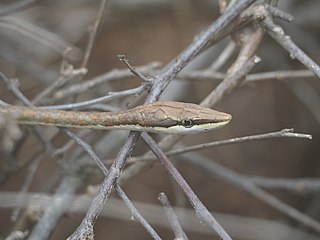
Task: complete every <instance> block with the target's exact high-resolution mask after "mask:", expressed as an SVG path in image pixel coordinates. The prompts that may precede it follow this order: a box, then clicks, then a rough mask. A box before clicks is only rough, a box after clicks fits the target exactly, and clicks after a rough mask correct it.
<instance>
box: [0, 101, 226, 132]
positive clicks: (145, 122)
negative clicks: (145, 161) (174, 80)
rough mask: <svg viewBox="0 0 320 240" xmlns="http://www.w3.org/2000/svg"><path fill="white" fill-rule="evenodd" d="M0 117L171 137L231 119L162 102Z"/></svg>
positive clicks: (13, 109)
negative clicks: (115, 109)
mask: <svg viewBox="0 0 320 240" xmlns="http://www.w3.org/2000/svg"><path fill="white" fill-rule="evenodd" d="M0 113H5V114H11V115H12V116H13V117H14V118H15V119H16V120H17V122H18V123H20V124H37V125H52V126H59V127H76V128H91V129H102V130H103V129H122V130H133V131H147V132H156V133H169V134H190V133H196V132H203V131H207V130H211V129H215V128H218V127H222V126H224V125H225V124H227V123H228V122H229V121H230V120H231V115H230V114H227V113H223V112H218V111H215V110H212V109H209V108H205V107H201V106H199V105H196V104H192V103H182V102H173V101H158V102H154V103H151V104H146V105H140V106H137V107H135V108H132V109H129V110H125V111H120V112H83V111H64V110H49V109H44V108H37V107H34V108H33V107H21V106H13V105H6V106H3V107H0Z"/></svg>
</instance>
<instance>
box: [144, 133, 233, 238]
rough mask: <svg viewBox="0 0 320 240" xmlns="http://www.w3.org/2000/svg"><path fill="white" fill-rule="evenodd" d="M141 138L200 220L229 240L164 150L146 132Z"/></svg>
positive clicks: (227, 235)
mask: <svg viewBox="0 0 320 240" xmlns="http://www.w3.org/2000/svg"><path fill="white" fill-rule="evenodd" d="M142 137H143V140H144V141H145V142H146V143H147V144H148V146H149V147H150V149H151V151H152V152H153V153H154V155H156V156H157V158H158V159H159V160H160V161H161V163H162V165H163V166H164V167H165V168H166V169H167V171H168V172H169V173H170V175H171V177H173V179H174V180H175V181H176V182H177V184H178V185H179V186H180V187H181V189H182V190H183V191H184V193H185V194H186V196H187V198H188V199H189V201H190V203H191V205H192V207H193V208H194V210H195V212H196V214H197V217H198V218H199V219H200V221H201V222H203V223H206V224H207V226H209V227H210V228H211V229H212V230H214V231H215V232H216V233H218V235H219V236H220V237H221V238H222V239H227V240H231V237H230V236H229V234H228V233H227V232H226V231H225V230H224V229H223V227H222V226H221V225H220V224H219V223H218V221H217V220H216V219H215V218H214V217H213V216H212V214H211V213H210V212H209V211H208V209H207V208H206V207H205V206H204V205H203V203H202V202H201V201H200V199H199V198H198V196H197V195H196V194H195V193H194V192H193V190H192V189H191V188H190V186H189V185H188V183H187V182H186V180H185V179H184V178H183V177H182V175H181V174H180V173H179V172H178V170H177V169H176V168H175V167H174V165H173V164H172V162H171V161H170V160H169V158H168V157H167V156H166V155H165V154H164V152H163V151H162V150H161V149H160V148H159V147H158V145H157V144H156V142H155V141H154V140H153V139H152V138H151V137H150V135H148V134H147V133H143V134H142Z"/></svg>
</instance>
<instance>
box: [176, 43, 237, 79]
mask: <svg viewBox="0 0 320 240" xmlns="http://www.w3.org/2000/svg"><path fill="white" fill-rule="evenodd" d="M235 49H236V44H235V43H234V42H233V41H230V42H229V44H228V45H227V46H226V47H225V49H224V50H223V52H222V53H221V54H219V56H218V57H217V59H216V60H215V61H214V62H213V63H212V64H211V66H210V67H209V68H208V70H210V71H211V72H215V71H217V70H218V69H220V68H221V67H222V66H223V65H224V64H225V63H226V62H227V61H228V59H229V58H230V57H231V55H232V54H233V53H234V51H235ZM178 76H179V75H178Z"/></svg>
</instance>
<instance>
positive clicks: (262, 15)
mask: <svg viewBox="0 0 320 240" xmlns="http://www.w3.org/2000/svg"><path fill="white" fill-rule="evenodd" d="M254 16H255V18H256V19H257V20H258V21H259V23H260V24H261V26H262V27H264V28H265V29H266V30H267V32H268V34H269V35H270V36H271V37H272V38H273V39H274V40H276V41H277V42H278V43H279V44H280V45H281V46H282V47H283V48H284V49H286V50H287V51H288V52H289V54H290V57H291V58H292V59H295V58H296V59H298V60H299V61H300V62H301V63H302V64H304V65H305V66H306V68H308V69H309V70H310V71H311V72H312V73H313V74H314V75H315V76H317V77H318V78H320V67H319V65H318V64H316V63H315V62H314V61H313V60H312V59H311V58H310V57H309V56H308V55H307V54H305V53H304V52H303V51H302V50H301V49H300V48H299V47H298V46H297V45H296V44H295V43H294V42H293V41H292V40H291V38H290V36H287V35H285V32H284V30H283V28H281V27H280V26H279V25H276V24H275V23H274V22H273V20H272V18H271V16H270V14H269V13H268V11H267V9H266V8H265V7H264V6H259V7H258V8H256V11H255V12H254Z"/></svg>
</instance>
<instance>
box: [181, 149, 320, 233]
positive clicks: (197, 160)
mask: <svg viewBox="0 0 320 240" xmlns="http://www.w3.org/2000/svg"><path fill="white" fill-rule="evenodd" d="M180 161H183V162H187V163H189V164H191V165H192V166H194V167H198V168H200V169H201V171H205V172H208V173H210V174H213V175H215V176H217V177H219V178H220V179H222V180H223V181H226V182H229V183H230V184H232V185H234V186H236V187H238V188H240V189H242V190H244V191H246V192H248V193H250V194H251V195H253V196H254V197H256V198H258V199H259V200H261V201H262V202H264V203H266V204H268V205H270V206H272V207H273V208H275V209H277V210H278V211H280V212H282V213H284V214H286V215H287V216H289V217H290V218H292V219H294V220H295V221H297V222H299V223H302V224H304V225H305V226H308V227H310V228H312V229H314V230H316V231H317V232H320V222H318V221H316V220H315V219H312V218H311V217H309V216H307V215H305V214H303V213H302V212H300V211H298V210H297V209H295V208H293V207H291V206H289V205H288V204H286V203H284V202H283V201H281V200H279V199H278V198H276V197H274V196H272V195H271V194H269V193H267V192H266V191H264V190H262V189H261V188H259V187H257V186H256V185H255V184H254V183H253V182H252V181H251V180H250V178H247V177H246V176H243V175H241V174H239V173H237V172H235V171H232V170H231V169H228V168H226V167H224V166H222V165H220V164H218V163H216V162H214V161H213V160H212V159H207V158H206V157H204V156H202V155H200V154H197V153H188V154H185V155H183V157H181V158H180Z"/></svg>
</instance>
